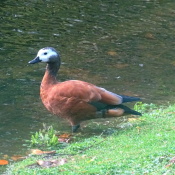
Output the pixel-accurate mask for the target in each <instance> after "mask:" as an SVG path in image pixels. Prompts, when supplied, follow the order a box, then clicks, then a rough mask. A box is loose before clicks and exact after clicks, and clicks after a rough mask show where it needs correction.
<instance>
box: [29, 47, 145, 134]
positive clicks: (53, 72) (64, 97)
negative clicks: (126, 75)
mask: <svg viewBox="0 0 175 175" xmlns="http://www.w3.org/2000/svg"><path fill="white" fill-rule="evenodd" d="M40 62H41V63H46V64H47V65H46V71H45V74H44V77H43V79H42V82H41V85H40V97H41V100H42V102H43V104H44V106H45V107H46V109H47V110H48V111H50V112H51V113H52V114H54V115H57V116H59V117H61V118H64V119H66V120H68V121H69V122H70V124H71V126H72V132H73V133H74V132H76V131H77V130H78V128H80V124H81V123H82V122H83V121H85V120H91V119H97V118H111V117H121V116H124V115H129V114H131V115H138V116H141V115H142V114H141V113H140V112H138V111H135V110H132V109H130V108H129V107H127V106H125V105H123V103H126V102H133V101H140V98H139V97H132V96H126V95H118V94H116V93H113V92H110V91H108V90H106V89H104V88H101V87H98V86H96V85H94V84H91V83H88V82H85V81H81V80H67V81H64V82H58V81H57V79H56V77H57V73H58V71H59V68H60V65H61V59H60V55H59V53H58V51H57V50H56V49H54V48H53V47H45V48H42V49H40V50H39V51H38V53H37V56H36V57H35V58H34V59H33V60H31V61H29V64H36V63H40Z"/></svg>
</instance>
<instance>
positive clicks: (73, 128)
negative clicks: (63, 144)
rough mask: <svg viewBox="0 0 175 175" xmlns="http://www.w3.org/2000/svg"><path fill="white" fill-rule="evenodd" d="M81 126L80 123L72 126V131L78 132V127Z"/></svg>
mask: <svg viewBox="0 0 175 175" xmlns="http://www.w3.org/2000/svg"><path fill="white" fill-rule="evenodd" d="M79 127H80V124H78V125H74V126H72V132H73V133H74V132H76V131H77V129H78V128H79Z"/></svg>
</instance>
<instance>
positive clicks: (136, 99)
mask: <svg viewBox="0 0 175 175" xmlns="http://www.w3.org/2000/svg"><path fill="white" fill-rule="evenodd" d="M120 96H121V97H122V98H123V102H122V103H126V102H131V101H140V100H141V99H140V98H139V97H130V96H126V95H120Z"/></svg>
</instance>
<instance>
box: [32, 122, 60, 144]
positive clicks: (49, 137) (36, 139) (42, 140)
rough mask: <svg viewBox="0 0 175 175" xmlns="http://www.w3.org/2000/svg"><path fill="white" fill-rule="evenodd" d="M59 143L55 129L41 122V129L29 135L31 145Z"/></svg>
mask: <svg viewBox="0 0 175 175" xmlns="http://www.w3.org/2000/svg"><path fill="white" fill-rule="evenodd" d="M58 144H60V143H59V142H58V137H56V136H55V131H54V129H53V127H52V126H46V124H43V130H40V131H39V132H36V133H35V134H33V135H32V136H31V145H32V146H47V147H52V146H57V145H58Z"/></svg>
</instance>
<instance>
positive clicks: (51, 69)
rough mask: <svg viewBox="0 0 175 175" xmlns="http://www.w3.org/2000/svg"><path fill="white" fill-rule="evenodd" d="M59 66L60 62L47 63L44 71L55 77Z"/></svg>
mask: <svg viewBox="0 0 175 175" xmlns="http://www.w3.org/2000/svg"><path fill="white" fill-rule="evenodd" d="M59 68H60V62H57V63H47V66H46V71H48V73H49V74H50V75H52V76H54V77H56V75H57V73H58V70H59Z"/></svg>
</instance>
